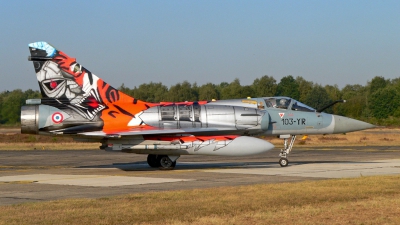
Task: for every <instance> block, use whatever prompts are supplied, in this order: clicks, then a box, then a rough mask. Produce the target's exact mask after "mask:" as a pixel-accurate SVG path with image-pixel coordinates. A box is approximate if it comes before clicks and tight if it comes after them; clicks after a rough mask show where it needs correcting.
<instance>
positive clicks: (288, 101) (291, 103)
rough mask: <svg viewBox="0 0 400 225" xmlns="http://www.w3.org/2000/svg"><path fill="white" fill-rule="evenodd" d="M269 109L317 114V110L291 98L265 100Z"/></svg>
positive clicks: (269, 98)
mask: <svg viewBox="0 0 400 225" xmlns="http://www.w3.org/2000/svg"><path fill="white" fill-rule="evenodd" d="M264 100H265V104H266V107H267V108H279V109H291V110H295V111H305V112H315V111H316V110H315V109H314V108H312V107H310V106H308V105H306V104H303V103H301V102H299V101H296V100H294V99H292V98H289V97H268V98H264Z"/></svg>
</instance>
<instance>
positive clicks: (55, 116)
mask: <svg viewBox="0 0 400 225" xmlns="http://www.w3.org/2000/svg"><path fill="white" fill-rule="evenodd" d="M51 120H53V123H61V122H62V121H63V120H64V116H63V115H62V114H61V113H59V112H56V113H53V115H52V116H51Z"/></svg>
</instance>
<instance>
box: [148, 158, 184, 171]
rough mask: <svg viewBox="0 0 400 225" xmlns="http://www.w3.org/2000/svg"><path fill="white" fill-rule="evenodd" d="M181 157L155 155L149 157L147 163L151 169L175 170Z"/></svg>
mask: <svg viewBox="0 0 400 225" xmlns="http://www.w3.org/2000/svg"><path fill="white" fill-rule="evenodd" d="M178 158H179V156H175V155H171V156H168V155H153V154H149V155H148V156H147V163H148V164H149V166H150V167H153V168H157V167H158V168H159V169H160V170H172V169H174V168H175V165H176V160H177V159H178Z"/></svg>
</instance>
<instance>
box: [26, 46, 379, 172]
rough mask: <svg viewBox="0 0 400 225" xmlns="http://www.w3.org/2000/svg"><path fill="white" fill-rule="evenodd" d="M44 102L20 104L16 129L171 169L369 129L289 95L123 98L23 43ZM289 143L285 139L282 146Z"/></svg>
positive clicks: (72, 64) (49, 52) (71, 62)
mask: <svg viewBox="0 0 400 225" xmlns="http://www.w3.org/2000/svg"><path fill="white" fill-rule="evenodd" d="M29 50H30V54H31V55H30V56H29V57H28V60H30V61H32V62H33V66H34V69H35V72H36V78H37V80H38V83H39V87H40V91H41V94H42V99H28V100H27V105H26V106H22V108H21V133H23V134H39V135H69V136H72V137H73V138H74V140H75V141H82V142H99V143H101V146H100V149H104V150H106V151H112V152H127V153H136V154H147V155H148V157H147V162H148V164H149V166H150V167H155V168H160V169H162V170H169V169H173V168H174V167H175V165H176V160H177V159H178V158H179V157H180V156H181V155H211V156H215V155H219V156H244V155H253V154H259V153H262V152H265V151H269V150H271V149H273V148H274V145H272V144H271V143H269V142H268V141H266V140H263V139H260V138H257V137H254V136H257V135H264V136H268V135H269V136H277V137H280V138H282V139H283V141H284V148H283V149H282V150H281V153H280V160H279V164H280V165H281V166H282V167H285V166H287V165H288V164H289V161H288V154H289V153H290V151H291V150H292V147H293V144H294V141H295V138H296V135H310V134H335V133H347V132H351V131H358V130H363V129H368V128H372V127H374V125H372V124H369V123H365V122H362V121H358V120H355V119H351V118H347V117H343V116H338V115H331V114H327V113H324V112H322V110H316V109H313V108H311V107H309V106H307V105H305V104H303V103H301V102H299V101H296V100H294V99H292V98H289V97H259V98H245V99H232V100H218V101H195V102H159V103H150V102H144V101H141V100H138V99H136V98H134V97H131V96H128V95H126V94H124V93H122V92H121V91H119V90H117V89H115V88H113V87H112V86H110V85H109V84H108V83H106V82H105V81H103V80H102V79H100V78H99V77H97V76H96V75H94V74H93V73H91V72H90V71H89V70H87V69H86V68H84V67H83V66H82V65H80V64H79V63H78V62H77V61H76V59H75V58H71V57H69V56H68V55H66V54H65V53H64V52H62V51H60V50H58V49H56V48H55V47H53V46H52V45H50V44H49V43H47V42H35V43H31V44H29ZM288 141H289V143H288Z"/></svg>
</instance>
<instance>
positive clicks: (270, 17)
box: [0, 0, 400, 91]
mask: <svg viewBox="0 0 400 225" xmlns="http://www.w3.org/2000/svg"><path fill="white" fill-rule="evenodd" d="M1 2H2V7H1V8H0V28H1V31H2V32H1V34H0V35H1V42H0V57H1V59H0V68H1V73H0V74H1V82H0V91H5V90H14V89H17V88H20V89H22V90H26V89H29V88H31V89H34V90H38V85H37V81H36V76H35V73H34V70H33V66H32V63H31V62H29V61H27V56H28V54H29V51H28V44H29V43H31V42H35V41H47V42H49V43H51V44H52V45H54V46H55V47H56V48H58V49H59V50H61V51H64V52H65V53H67V54H68V55H69V56H71V57H75V58H77V61H78V62H79V63H80V64H82V65H83V66H84V67H86V68H87V69H89V70H90V71H91V72H93V73H94V74H96V75H97V76H99V77H101V78H103V79H104V80H105V81H106V82H108V83H110V84H111V85H112V86H114V87H116V88H117V87H119V86H120V85H121V84H122V83H124V84H125V86H127V87H131V88H133V87H134V86H139V85H140V84H142V83H149V82H162V83H163V84H165V85H167V86H168V87H169V86H171V85H174V84H177V83H179V82H183V81H185V80H186V81H189V82H190V83H194V82H197V84H199V85H202V84H205V83H207V82H211V83H215V84H219V83H220V82H223V81H225V82H232V81H233V80H234V79H235V78H239V80H240V82H241V84H242V85H248V84H251V83H252V82H253V81H254V79H256V78H260V77H261V76H263V75H269V76H273V77H274V78H275V79H276V80H277V82H279V81H280V79H281V78H282V77H284V76H287V75H292V76H294V77H296V76H302V77H303V78H304V79H306V80H308V81H313V82H314V83H319V84H322V85H326V84H329V85H335V84H337V85H338V86H339V87H340V88H343V87H344V86H345V85H346V84H361V85H366V84H367V82H368V81H370V80H371V79H372V78H373V77H375V76H383V77H385V78H386V79H393V78H398V77H400V61H399V60H400V26H399V25H400V13H399V12H400V1H389V0H387V1H367V0H363V1H355V0H353V1H352V0H347V1H340V0H335V1H329V0H326V1H322V0H321V1H217V0H213V1H208V0H202V1H188V0H181V1H171V0H169V1H155V0H148V1H75V0H72V1H57V0H52V1H40V0H39V1H20V0H16V1H1Z"/></svg>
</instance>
